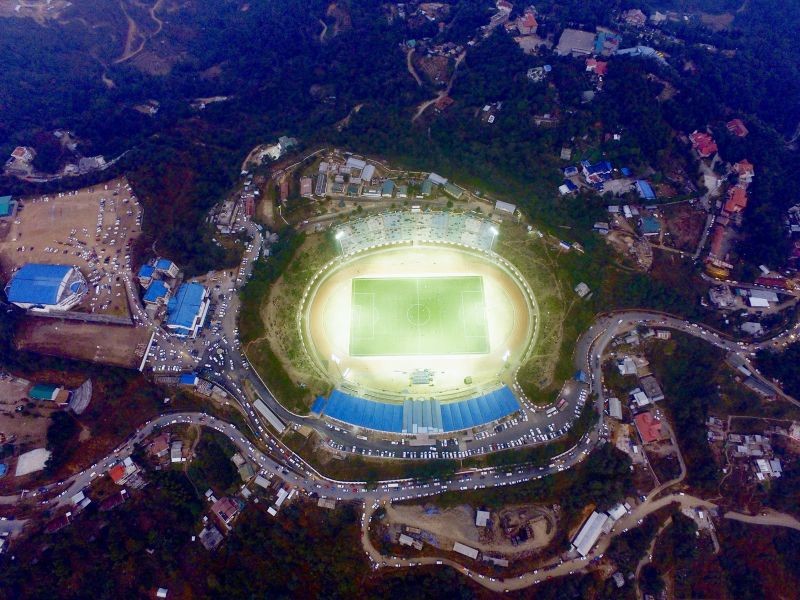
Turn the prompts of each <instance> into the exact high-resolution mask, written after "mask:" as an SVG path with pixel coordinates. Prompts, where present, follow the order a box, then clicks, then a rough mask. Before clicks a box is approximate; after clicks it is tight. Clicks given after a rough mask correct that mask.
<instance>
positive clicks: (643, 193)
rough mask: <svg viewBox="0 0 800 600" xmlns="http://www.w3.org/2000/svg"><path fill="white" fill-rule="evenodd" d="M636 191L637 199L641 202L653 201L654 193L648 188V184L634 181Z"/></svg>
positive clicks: (639, 180) (642, 181) (640, 180)
mask: <svg viewBox="0 0 800 600" xmlns="http://www.w3.org/2000/svg"><path fill="white" fill-rule="evenodd" d="M635 185H636V191H637V192H638V193H639V197H640V198H641V199H642V200H655V199H656V193H655V192H654V191H653V188H652V187H650V184H649V183H647V182H646V181H644V180H642V179H638V180H637V181H636V184H635Z"/></svg>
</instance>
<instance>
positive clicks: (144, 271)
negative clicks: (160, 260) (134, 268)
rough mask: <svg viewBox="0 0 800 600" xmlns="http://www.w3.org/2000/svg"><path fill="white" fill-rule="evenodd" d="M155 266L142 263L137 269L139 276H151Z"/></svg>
mask: <svg viewBox="0 0 800 600" xmlns="http://www.w3.org/2000/svg"><path fill="white" fill-rule="evenodd" d="M153 271H155V268H154V267H153V266H152V265H142V266H141V268H140V269H139V277H152V276H153Z"/></svg>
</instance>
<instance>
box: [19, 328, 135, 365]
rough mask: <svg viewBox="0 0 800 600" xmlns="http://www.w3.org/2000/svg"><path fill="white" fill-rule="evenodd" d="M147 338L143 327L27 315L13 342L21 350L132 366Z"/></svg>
mask: <svg viewBox="0 0 800 600" xmlns="http://www.w3.org/2000/svg"><path fill="white" fill-rule="evenodd" d="M149 338H150V332H149V330H147V329H146V328H143V327H125V326H122V325H106V324H100V323H83V322H78V321H61V320H56V319H47V318H36V317H30V318H27V319H25V320H24V321H23V323H22V324H21V325H20V327H19V330H18V333H17V338H16V344H17V347H18V348H19V349H20V350H28V351H31V352H38V353H41V354H49V355H51V356H61V357H66V358H75V359H79V360H86V361H90V362H96V363H101V364H106V365H114V366H118V367H126V368H131V369H135V368H138V367H139V363H140V362H141V360H142V356H143V353H144V349H145V347H146V346H147V342H148V340H149Z"/></svg>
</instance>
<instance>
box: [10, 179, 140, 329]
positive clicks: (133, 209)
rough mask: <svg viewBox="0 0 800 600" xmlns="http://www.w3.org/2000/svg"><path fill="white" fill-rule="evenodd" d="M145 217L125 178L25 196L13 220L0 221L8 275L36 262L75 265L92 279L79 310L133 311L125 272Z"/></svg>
mask: <svg viewBox="0 0 800 600" xmlns="http://www.w3.org/2000/svg"><path fill="white" fill-rule="evenodd" d="M140 221H141V209H140V207H139V203H138V201H137V200H136V198H135V197H133V196H132V192H131V189H130V186H129V185H128V182H127V180H126V179H125V178H118V179H114V180H111V181H109V182H107V183H105V184H98V185H95V186H92V187H89V188H84V189H81V190H75V191H72V192H65V193H59V194H54V195H52V196H37V197H28V198H21V199H20V206H19V208H18V210H17V213H16V215H15V216H14V218H13V220H10V219H9V220H5V222H3V223H2V225H0V266H2V270H3V272H4V274H5V275H7V276H10V274H11V272H12V271H13V270H15V269H17V268H19V267H21V266H22V265H24V264H26V263H32V262H36V263H49V264H59V265H71V266H76V267H78V268H79V269H80V271H81V273H83V276H84V277H86V279H87V281H88V282H89V293H88V294H87V295H86V298H84V300H83V301H82V302H81V303H80V304H79V305H78V306H77V307H76V308H75V310H76V311H78V312H90V313H97V314H107V315H115V316H129V308H128V299H127V293H126V291H125V285H124V283H123V282H122V275H123V273H124V270H125V269H126V268H127V266H126V264H127V263H126V259H125V255H126V254H127V252H128V247H129V244H130V243H132V242H133V240H135V239H136V237H138V235H139V234H140V232H141V226H140Z"/></svg>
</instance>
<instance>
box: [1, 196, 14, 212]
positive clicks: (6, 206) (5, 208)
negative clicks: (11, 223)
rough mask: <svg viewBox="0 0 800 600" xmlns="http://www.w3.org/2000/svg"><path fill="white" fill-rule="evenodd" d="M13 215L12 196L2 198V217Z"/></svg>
mask: <svg viewBox="0 0 800 600" xmlns="http://www.w3.org/2000/svg"><path fill="white" fill-rule="evenodd" d="M10 214H11V196H0V217H7V216H8V215H10Z"/></svg>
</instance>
